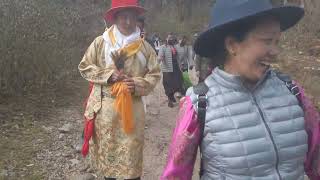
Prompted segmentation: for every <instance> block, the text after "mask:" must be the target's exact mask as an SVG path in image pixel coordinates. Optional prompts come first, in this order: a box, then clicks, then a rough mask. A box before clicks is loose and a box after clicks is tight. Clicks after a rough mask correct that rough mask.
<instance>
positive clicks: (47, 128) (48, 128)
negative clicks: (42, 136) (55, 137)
mask: <svg viewBox="0 0 320 180" xmlns="http://www.w3.org/2000/svg"><path fill="white" fill-rule="evenodd" d="M42 129H44V130H45V131H47V132H51V131H52V127H46V126H42Z"/></svg>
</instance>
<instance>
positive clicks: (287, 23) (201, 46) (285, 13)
mask: <svg viewBox="0 0 320 180" xmlns="http://www.w3.org/2000/svg"><path fill="white" fill-rule="evenodd" d="M266 15H273V16H275V17H276V18H278V20H279V21H280V27H281V31H286V30H287V29H289V28H291V27H292V26H294V25H295V24H297V23H298V22H299V20H300V19H301V18H302V17H303V16H304V10H303V8H300V7H297V6H280V7H274V8H271V9H268V10H265V11H262V12H259V13H256V14H251V15H248V16H244V17H239V18H238V19H235V20H233V21H230V22H228V23H225V24H220V25H215V26H214V27H211V28H209V29H208V30H206V31H205V32H203V33H201V34H200V35H199V37H198V38H197V39H196V41H195V43H194V51H195V53H196V54H199V55H200V56H203V57H213V56H214V54H215V48H216V47H217V43H222V42H221V41H222V40H223V39H224V38H225V37H224V36H223V32H224V31H225V30H226V29H227V28H228V27H232V25H233V24H235V23H238V22H241V21H243V20H246V19H249V18H253V17H261V16H262V17H263V16H266Z"/></svg>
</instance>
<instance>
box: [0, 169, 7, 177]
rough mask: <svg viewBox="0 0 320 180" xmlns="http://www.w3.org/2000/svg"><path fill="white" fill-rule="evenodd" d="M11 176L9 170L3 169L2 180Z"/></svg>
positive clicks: (0, 175)
mask: <svg viewBox="0 0 320 180" xmlns="http://www.w3.org/2000/svg"><path fill="white" fill-rule="evenodd" d="M8 175H9V173H8V170H5V169H2V170H1V171H0V178H4V177H7V176H8Z"/></svg>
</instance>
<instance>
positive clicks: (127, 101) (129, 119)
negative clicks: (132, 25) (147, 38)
mask: <svg viewBox="0 0 320 180" xmlns="http://www.w3.org/2000/svg"><path fill="white" fill-rule="evenodd" d="M108 34H109V38H110V40H111V43H112V44H113V45H114V44H115V43H116V39H115V36H114V34H113V27H111V28H110V29H109V33H108ZM142 43H143V39H139V40H136V41H134V42H133V43H130V44H128V45H126V46H125V47H123V48H120V49H118V52H119V53H120V54H121V53H125V54H126V57H127V58H129V57H131V56H133V55H135V54H136V53H137V52H138V51H139V50H140V47H141V46H142ZM111 94H112V95H113V96H115V97H116V99H115V102H114V104H113V106H114V108H115V109H116V111H117V113H119V115H120V119H121V124H122V127H123V130H124V132H125V133H127V134H130V133H132V131H133V129H134V123H133V112H132V97H131V92H130V91H129V89H128V86H127V85H126V84H125V83H124V82H117V83H115V84H113V85H112V87H111Z"/></svg>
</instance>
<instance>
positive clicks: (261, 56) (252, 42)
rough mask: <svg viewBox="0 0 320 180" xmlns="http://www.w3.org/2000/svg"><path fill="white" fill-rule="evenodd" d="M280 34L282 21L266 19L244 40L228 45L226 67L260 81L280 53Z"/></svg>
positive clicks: (253, 80)
mask: <svg viewBox="0 0 320 180" xmlns="http://www.w3.org/2000/svg"><path fill="white" fill-rule="evenodd" d="M280 35H281V30H280V23H279V22H278V21H276V20H275V19H273V18H268V19H264V20H263V21H261V22H260V23H258V24H257V26H255V28H254V29H253V30H251V31H250V32H249V33H248V34H247V36H246V37H245V39H244V40H243V41H242V42H237V41H233V42H231V43H229V46H228V45H227V50H228V52H229V54H230V55H229V57H230V58H229V60H228V61H227V62H226V66H227V67H226V68H227V69H229V70H230V71H231V73H232V74H236V75H240V76H242V77H243V78H244V79H245V80H247V81H249V82H253V83H255V82H257V81H259V80H260V79H261V78H262V77H263V75H264V74H265V72H266V71H267V70H268V69H269V67H270V65H271V64H272V63H274V62H276V57H277V55H278V54H279V53H280V49H279V46H278V43H279V39H280ZM226 44H228V43H227V42H226ZM228 66H229V67H228Z"/></svg>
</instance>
